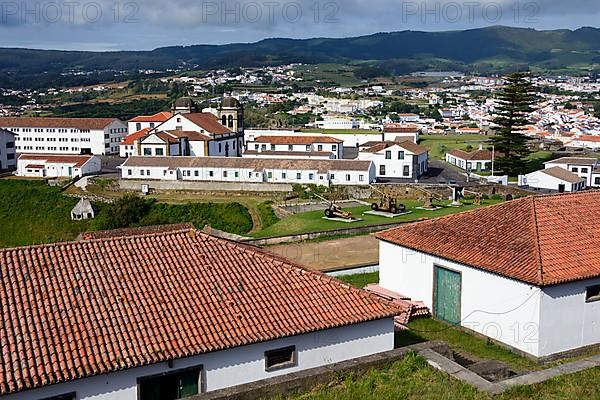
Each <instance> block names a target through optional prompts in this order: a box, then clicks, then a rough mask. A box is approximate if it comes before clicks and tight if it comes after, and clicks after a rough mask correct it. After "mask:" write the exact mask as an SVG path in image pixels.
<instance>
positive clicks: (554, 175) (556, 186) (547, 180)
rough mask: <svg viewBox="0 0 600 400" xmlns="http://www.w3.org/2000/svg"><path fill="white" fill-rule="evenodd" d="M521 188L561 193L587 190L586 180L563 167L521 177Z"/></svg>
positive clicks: (542, 170)
mask: <svg viewBox="0 0 600 400" xmlns="http://www.w3.org/2000/svg"><path fill="white" fill-rule="evenodd" d="M519 186H526V187H529V188H531V189H541V190H552V191H556V192H559V193H564V192H578V191H580V190H583V189H585V188H586V179H585V178H581V177H580V176H578V175H575V174H574V173H573V172H570V171H568V170H567V169H564V168H561V167H551V168H546V169H541V170H539V171H535V172H532V173H530V174H527V175H520V176H519Z"/></svg>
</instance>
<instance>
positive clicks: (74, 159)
mask: <svg viewBox="0 0 600 400" xmlns="http://www.w3.org/2000/svg"><path fill="white" fill-rule="evenodd" d="M92 157H93V156H84V155H68V154H21V155H19V160H24V161H45V162H46V163H56V164H73V166H74V167H75V168H79V167H81V166H83V165H84V164H85V163H87V162H88V161H90V159H91V158H92Z"/></svg>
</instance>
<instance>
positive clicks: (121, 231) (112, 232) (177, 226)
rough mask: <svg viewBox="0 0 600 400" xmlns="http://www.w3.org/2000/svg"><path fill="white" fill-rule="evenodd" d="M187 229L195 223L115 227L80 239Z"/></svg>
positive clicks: (85, 234)
mask: <svg viewBox="0 0 600 400" xmlns="http://www.w3.org/2000/svg"><path fill="white" fill-rule="evenodd" d="M186 229H195V227H194V224H191V223H187V224H171V225H152V226H141V227H138V228H123V229H113V230H110V231H95V232H85V233H82V234H81V235H79V239H80V240H94V239H108V238H113V239H115V238H119V237H126V236H139V235H149V234H154V233H168V232H177V231H182V230H186Z"/></svg>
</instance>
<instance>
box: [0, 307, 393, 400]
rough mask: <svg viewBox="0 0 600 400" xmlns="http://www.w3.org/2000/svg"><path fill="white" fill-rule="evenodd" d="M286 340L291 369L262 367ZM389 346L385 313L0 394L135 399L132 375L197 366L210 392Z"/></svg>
mask: <svg viewBox="0 0 600 400" xmlns="http://www.w3.org/2000/svg"><path fill="white" fill-rule="evenodd" d="M292 345H293V346H296V351H297V365H296V366H295V367H292V368H286V369H281V370H277V371H273V372H266V371H265V361H264V353H265V351H269V350H275V349H279V348H285V347H288V346H292ZM393 348H394V323H393V320H392V319H391V318H388V319H383V320H378V321H372V322H367V323H363V324H357V325H352V326H347V327H342V328H337V329H330V330H326V331H321V332H315V333H311V334H306V335H300V336H294V337H289V338H284V339H280V340H274V341H270V342H266V343H259V344H253V345H249V346H244V347H238V348H235V349H231V350H225V351H219V352H215V353H209V354H204V355H200V356H197V357H189V358H185V359H180V360H175V361H174V363H173V368H169V367H168V365H167V363H166V362H165V363H160V364H154V365H150V366H146V367H140V368H134V369H129V370H125V371H121V372H116V373H111V374H107V375H101V376H96V377H92V378H86V379H80V380H77V381H74V382H70V383H63V384H58V385H53V386H48V387H45V388H42V389H37V390H31V391H27V392H23V393H19V394H14V395H9V396H3V397H2V398H3V400H32V399H42V398H46V397H50V396H56V395H60V394H65V393H71V392H76V393H77V399H78V400H137V399H138V397H137V379H138V378H140V377H145V376H153V375H157V374H161V373H168V372H175V371H177V370H178V369H185V368H191V367H196V366H200V365H202V366H203V373H202V377H201V380H202V383H201V386H203V387H204V389H205V391H207V392H210V391H214V390H219V389H224V388H227V387H231V386H235V385H240V384H244V383H249V382H253V381H257V380H262V379H267V378H271V377H274V376H279V375H285V374H289V373H292V372H298V371H302V370H305V369H310V368H316V367H320V366H324V365H329V364H332V363H335V362H340V361H345V360H350V359H353V358H358V357H363V356H367V355H371V354H376V353H380V352H384V351H388V350H392V349H393Z"/></svg>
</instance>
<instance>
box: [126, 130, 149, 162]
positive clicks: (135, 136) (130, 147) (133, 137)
mask: <svg viewBox="0 0 600 400" xmlns="http://www.w3.org/2000/svg"><path fill="white" fill-rule="evenodd" d="M152 130H153V129H152V128H144V129H142V130H140V131H137V132H134V133H131V134H129V135H127V136H125V138H124V139H123V141H122V142H121V143H119V155H120V156H121V157H124V158H127V157H130V156H138V155H139V141H140V140H142V139H143V138H144V137H146V136H148V134H149V133H150V132H152Z"/></svg>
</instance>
